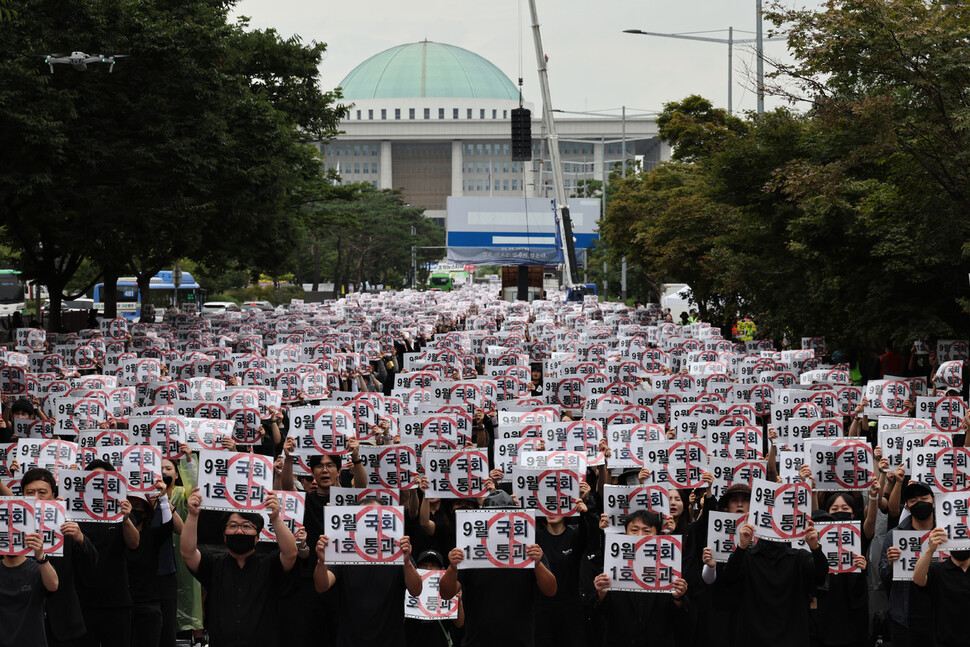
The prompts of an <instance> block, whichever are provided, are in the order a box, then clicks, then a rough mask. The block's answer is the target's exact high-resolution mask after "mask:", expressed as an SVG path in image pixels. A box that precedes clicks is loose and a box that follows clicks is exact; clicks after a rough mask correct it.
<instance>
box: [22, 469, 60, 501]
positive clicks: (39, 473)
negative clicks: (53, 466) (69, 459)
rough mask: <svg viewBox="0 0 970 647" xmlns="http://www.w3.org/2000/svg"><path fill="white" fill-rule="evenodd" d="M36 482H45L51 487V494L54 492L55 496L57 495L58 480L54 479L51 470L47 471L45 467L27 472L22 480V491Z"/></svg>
mask: <svg viewBox="0 0 970 647" xmlns="http://www.w3.org/2000/svg"><path fill="white" fill-rule="evenodd" d="M34 481H43V482H44V483H47V485H49V486H51V492H53V493H54V495H55V496H56V495H57V480H56V479H55V478H54V475H53V474H51V472H50V470H45V469H44V468H43V467H35V468H33V469H30V470H27V472H26V473H25V474H24V477H23V478H22V479H20V487H21V489H22V488H24V487H26V486H27V485H28V484H29V483H33V482H34Z"/></svg>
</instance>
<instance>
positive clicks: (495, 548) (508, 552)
mask: <svg viewBox="0 0 970 647" xmlns="http://www.w3.org/2000/svg"><path fill="white" fill-rule="evenodd" d="M535 531H536V519H535V514H534V513H533V512H532V511H531V510H514V511H511V510H493V509H485V510H456V511H455V532H456V539H455V542H456V546H457V547H458V548H460V549H461V550H462V551H463V552H464V553H465V559H464V560H462V562H461V563H460V564H458V568H459V569H467V568H535V562H534V561H533V560H532V559H531V558H530V557H529V556H528V555H527V554H526V549H527V548H528V547H529V546H530V545H532V544H534V543H535Z"/></svg>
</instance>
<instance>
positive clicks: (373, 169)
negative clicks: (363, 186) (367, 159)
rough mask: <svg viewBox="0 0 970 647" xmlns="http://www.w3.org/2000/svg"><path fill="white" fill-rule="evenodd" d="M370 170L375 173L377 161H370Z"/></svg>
mask: <svg viewBox="0 0 970 647" xmlns="http://www.w3.org/2000/svg"><path fill="white" fill-rule="evenodd" d="M370 172H371V173H373V174H374V175H377V162H371V165H370Z"/></svg>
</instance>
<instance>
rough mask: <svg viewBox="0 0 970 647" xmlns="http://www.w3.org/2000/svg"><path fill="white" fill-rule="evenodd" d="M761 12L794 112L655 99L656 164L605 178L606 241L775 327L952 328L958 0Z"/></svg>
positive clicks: (965, 266) (962, 18)
mask: <svg viewBox="0 0 970 647" xmlns="http://www.w3.org/2000/svg"><path fill="white" fill-rule="evenodd" d="M768 17H769V18H770V19H771V20H773V21H775V23H776V25H777V26H778V28H779V29H782V30H784V31H786V32H787V33H788V34H789V38H790V41H789V42H790V46H791V49H792V51H793V53H794V54H795V62H794V63H793V64H791V65H782V64H781V63H779V71H778V72H777V73H776V75H775V81H776V83H777V87H776V91H778V92H782V91H783V92H786V93H787V96H789V97H791V98H792V99H797V100H798V101H803V102H805V103H803V104H800V105H808V106H809V109H808V110H807V111H806V112H805V113H803V114H801V113H796V112H794V111H791V110H787V109H778V110H775V111H772V112H768V113H766V114H763V115H754V114H750V115H747V117H746V118H745V119H739V120H738V121H737V122H736V123H735V122H730V123H729V122H726V121H725V117H726V115H724V113H723V111H719V110H718V109H716V108H714V107H713V106H712V105H711V104H710V102H708V101H706V100H704V99H702V98H701V97H696V96H691V97H687V98H686V99H684V100H683V101H680V102H674V103H671V104H668V105H667V106H666V107H665V109H664V112H663V114H662V116H661V118H660V119H659V120H658V125H659V126H660V134H661V137H662V138H663V139H665V140H666V141H667V142H669V143H670V144H671V145H672V146H673V150H674V154H673V156H672V157H673V159H672V161H671V162H669V163H666V164H662V165H660V166H659V167H658V168H656V169H654V170H652V171H650V172H649V173H640V174H637V175H635V176H633V177H628V178H627V179H626V180H623V181H621V182H620V184H619V186H618V187H617V188H616V192H615V197H614V199H613V200H612V202H608V204H607V215H606V219H605V222H604V223H603V225H602V226H601V232H602V235H603V237H604V238H606V239H607V242H608V245H609V247H610V249H611V251H612V253H613V254H615V255H625V256H627V257H628V258H631V259H638V262H640V263H641V264H642V265H643V266H644V269H645V270H646V272H647V273H649V274H650V275H651V276H653V277H654V278H656V279H659V280H668V281H679V282H685V283H689V284H691V286H692V288H693V291H694V296H695V299H696V300H697V302H698V305H699V306H700V308H701V310H702V314H704V313H705V312H706V313H707V316H708V317H709V318H711V319H713V320H715V321H717V322H719V323H722V324H729V323H730V321H731V320H732V319H733V318H734V317H735V316H737V315H746V316H753V317H754V318H755V319H756V320H757V321H758V324H759V330H761V331H764V332H766V333H767V334H769V335H773V336H775V337H776V338H781V337H782V336H784V335H788V337H789V339H796V338H797V337H799V336H802V335H806V336H807V335H824V336H826V337H828V338H830V339H832V340H834V341H835V342H837V343H844V344H855V345H876V344H880V343H881V342H882V341H883V340H885V339H889V338H894V339H895V340H896V341H897V342H908V341H910V340H912V339H914V338H916V337H917V336H920V335H923V334H928V335H937V336H943V337H948V336H960V337H966V336H967V335H968V330H967V324H966V314H967V313H966V309H965V308H964V307H963V304H964V303H966V299H967V297H968V296H970V295H968V292H970V290H968V284H967V276H968V272H970V261H968V258H967V251H966V249H965V243H964V241H965V240H966V238H967V233H968V231H967V228H968V226H970V219H968V209H967V207H968V205H967V197H968V196H970V183H968V179H970V172H968V171H970V169H968V167H967V163H968V157H967V156H968V152H967V151H968V150H970V141H968V130H967V128H966V127H965V124H966V120H967V116H968V115H970V112H968V99H967V97H966V91H965V87H966V85H967V78H966V75H967V72H966V71H967V70H970V49H968V48H966V46H965V45H966V43H967V42H968V36H970V10H968V8H967V7H965V6H963V5H956V4H943V3H925V2H921V1H918V0H833V1H832V2H830V3H828V4H827V5H826V7H825V8H824V9H822V10H819V11H810V10H789V9H784V8H782V7H781V6H780V4H779V5H777V6H775V7H774V8H773V9H772V11H771V12H769V14H768ZM782 81H785V83H784V84H783V83H782Z"/></svg>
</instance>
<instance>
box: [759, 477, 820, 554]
mask: <svg viewBox="0 0 970 647" xmlns="http://www.w3.org/2000/svg"><path fill="white" fill-rule="evenodd" d="M751 488H752V494H751V509H750V511H749V515H750V516H749V517H748V523H750V524H751V525H753V526H754V528H755V535H756V536H758V537H762V538H764V539H776V540H779V541H793V540H795V539H801V538H802V537H803V536H804V535H805V533H806V532H808V519H809V518H811V514H812V508H811V499H812V491H811V489H810V488H809V486H808V485H807V484H806V483H786V484H778V483H772V482H770V481H765V480H761V479H755V480H754V482H753V483H752V484H751Z"/></svg>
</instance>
